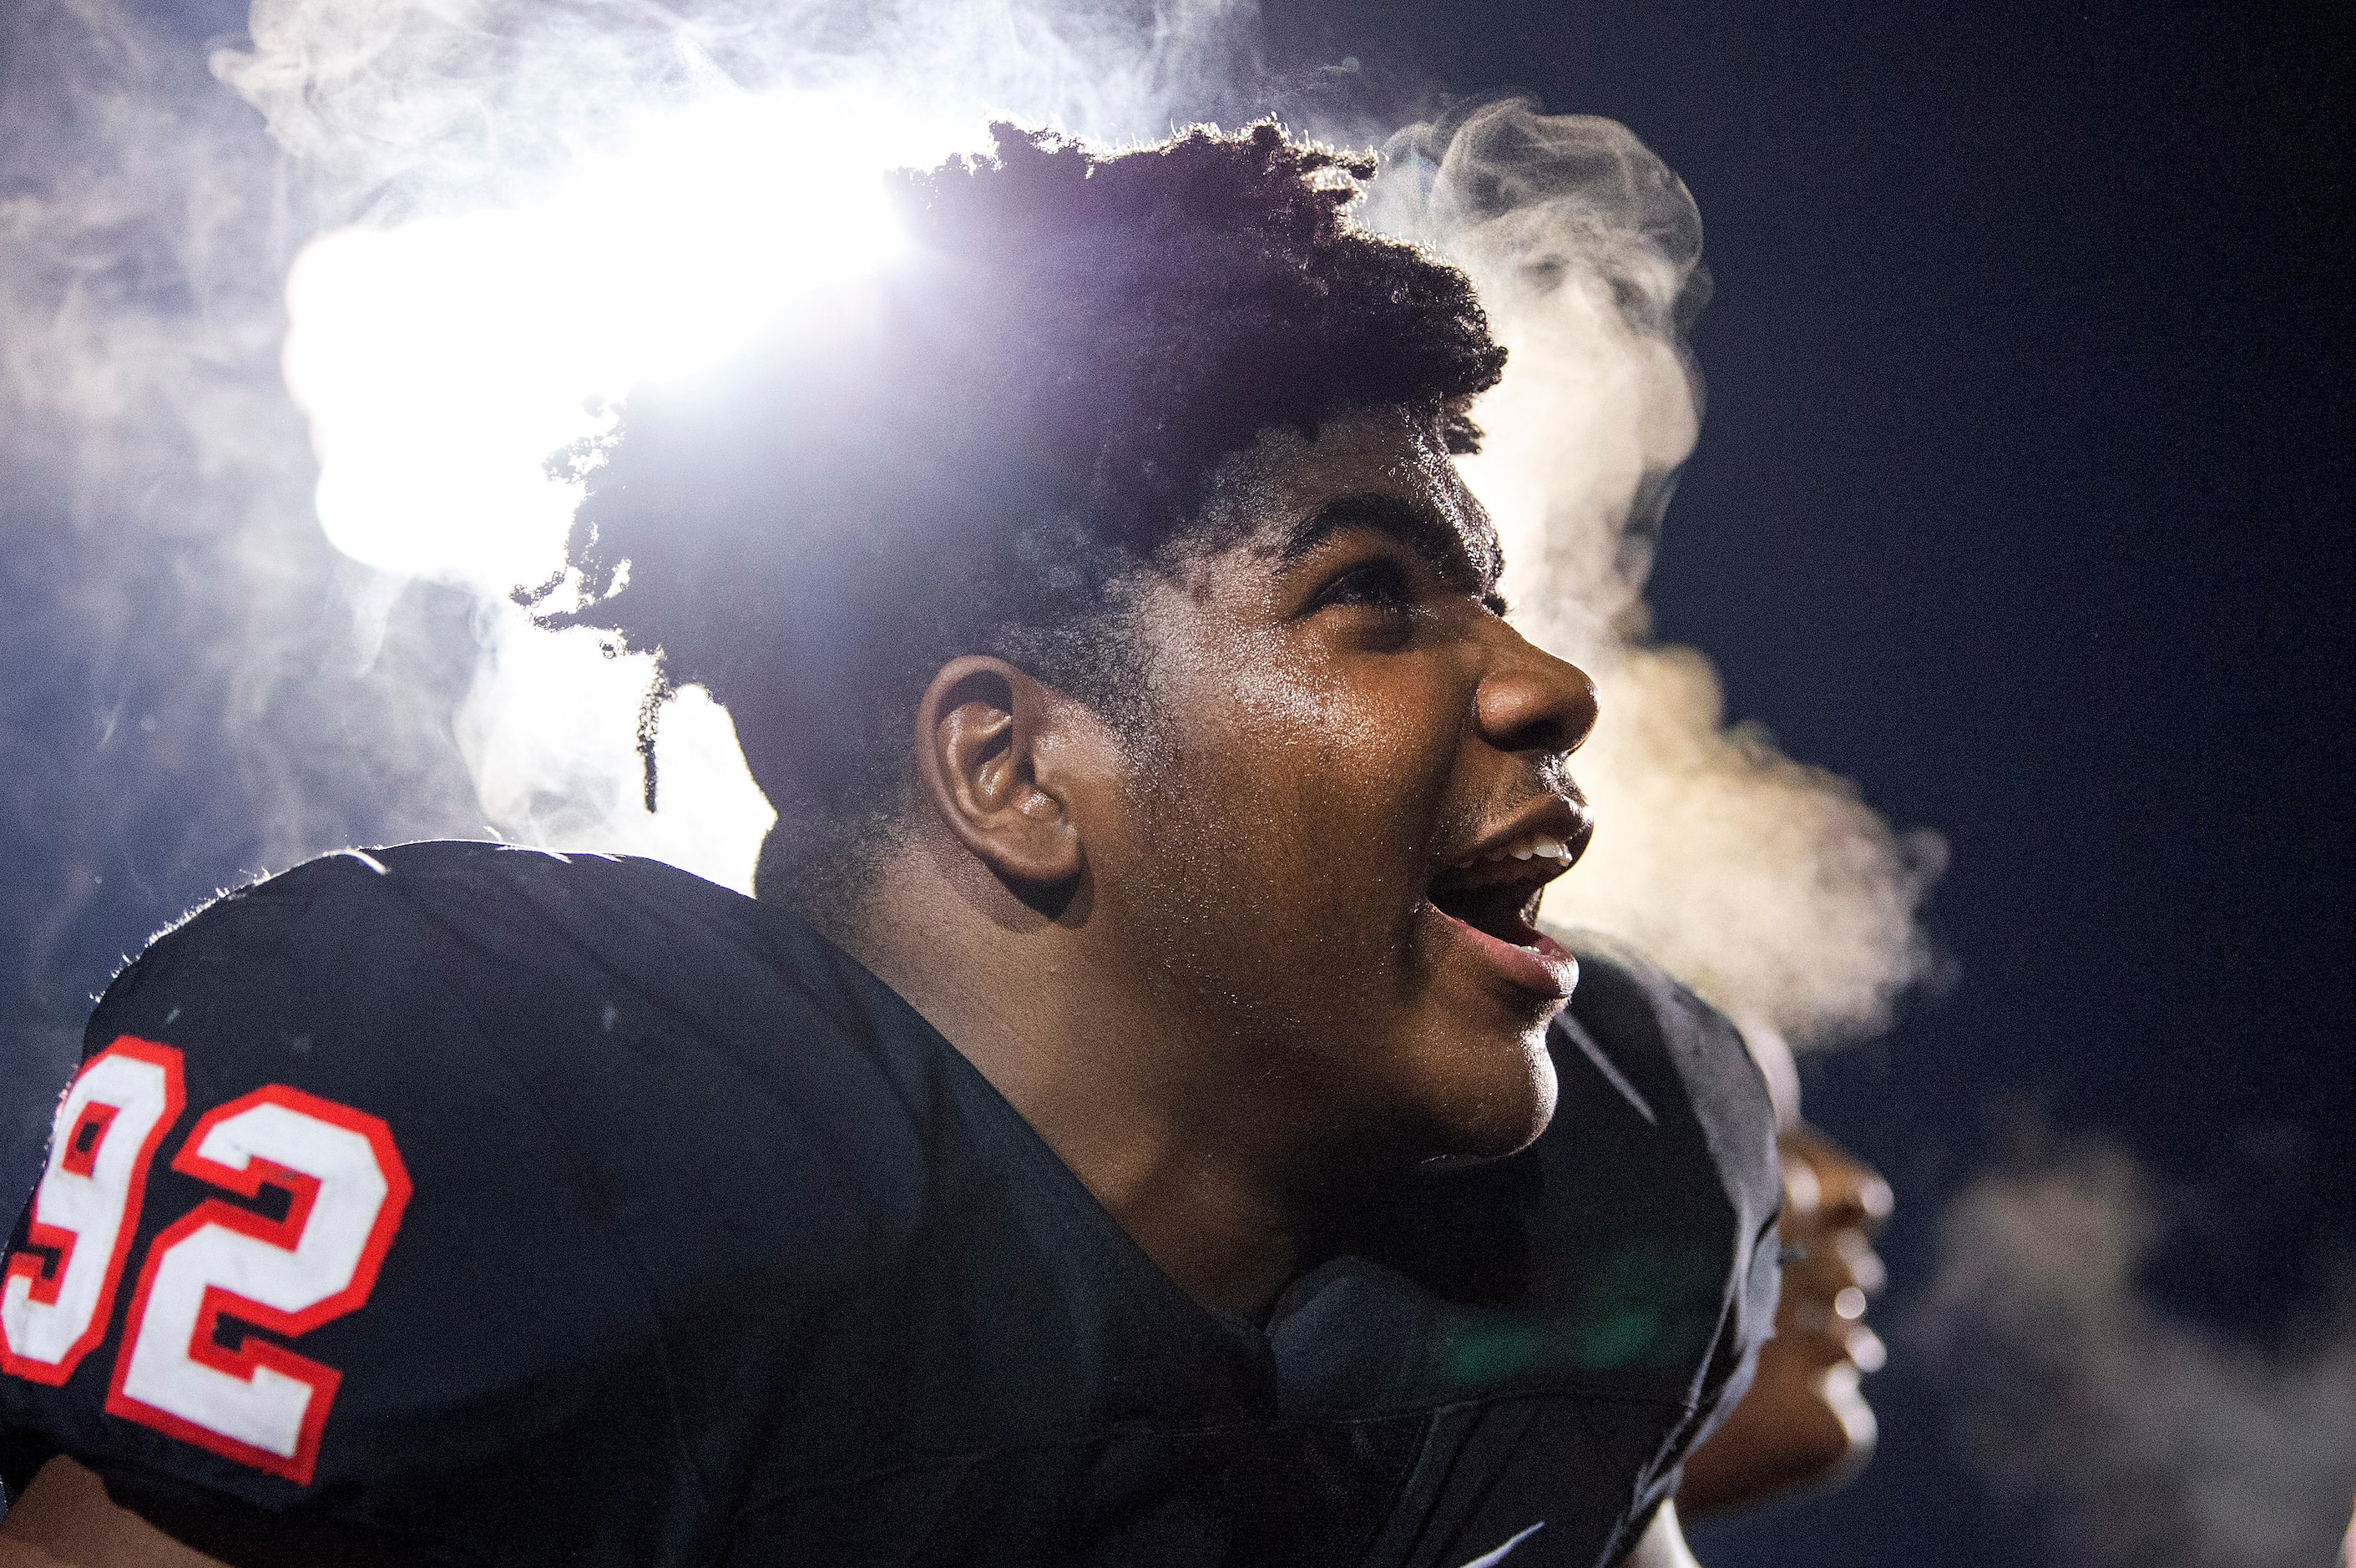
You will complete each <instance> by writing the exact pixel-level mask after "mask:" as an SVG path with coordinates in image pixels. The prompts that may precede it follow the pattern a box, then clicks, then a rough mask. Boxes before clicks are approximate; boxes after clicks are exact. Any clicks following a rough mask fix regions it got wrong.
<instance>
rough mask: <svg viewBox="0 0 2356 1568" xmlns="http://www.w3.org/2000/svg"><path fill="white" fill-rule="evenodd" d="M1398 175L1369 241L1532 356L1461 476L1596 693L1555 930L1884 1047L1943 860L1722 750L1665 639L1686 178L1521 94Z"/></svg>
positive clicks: (1710, 697) (1917, 953) (1821, 784)
mask: <svg viewBox="0 0 2356 1568" xmlns="http://www.w3.org/2000/svg"><path fill="white" fill-rule="evenodd" d="M1386 153H1387V159H1386V161H1387V166H1388V167H1387V172H1386V173H1385V174H1384V175H1383V176H1382V177H1381V178H1380V179H1379V180H1378V181H1377V183H1376V190H1375V195H1374V199H1373V201H1372V203H1371V204H1370V205H1371V209H1372V210H1371V212H1370V214H1369V218H1370V220H1371V221H1373V222H1375V223H1376V224H1377V225H1379V226H1382V227H1384V228H1387V229H1389V230H1392V231H1396V232H1398V233H1401V234H1404V235H1406V236H1407V237H1408V238H1411V239H1415V240H1418V241H1419V242H1423V243H1425V244H1428V245H1430V246H1431V247H1432V248H1433V249H1435V250H1437V251H1439V252H1441V253H1442V254H1444V255H1446V256H1448V257H1449V258H1450V259H1451V261H1454V262H1456V263H1458V264H1459V265H1461V266H1462V267H1463V268H1464V269H1465V270H1466V271H1467V272H1468V273H1470V274H1472V278H1473V280H1474V282H1475V283H1476V284H1477V285H1479V288H1480V291H1481V297H1482V300H1483V303H1484V304H1485V305H1486V306H1487V307H1488V310H1489V313H1490V317H1491V319H1492V321H1493V323H1494V327H1495V328H1496V330H1497V333H1498V336H1499V338H1501V340H1502V341H1503V342H1504V343H1505V346H1506V348H1507V349H1508V350H1509V351H1510V353H1511V355H1512V358H1511V359H1510V360H1509V361H1508V362H1507V366H1506V371H1505V381H1503V382H1502V383H1501V384H1500V385H1499V386H1498V387H1497V388H1496V389H1495V390H1494V392H1491V393H1489V395H1488V396H1487V397H1486V398H1484V399H1483V401H1482V403H1481V404H1480V406H1479V407H1478V409H1476V410H1475V417H1476V419H1477V420H1478V421H1479V423H1480V424H1481V425H1482V426H1483V429H1484V431H1485V432H1486V433H1487V438H1486V440H1485V442H1484V443H1483V450H1482V452H1481V454H1480V455H1479V456H1475V457H1472V458H1470V459H1468V460H1466V462H1465V463H1464V471H1465V476H1466V478H1467V479H1468V480H1469V481H1470V483H1471V484H1472V488H1473V489H1474V490H1475V491H1476V492H1477V493H1478V494H1479V495H1480V497H1481V498H1482V500H1483V502H1484V503H1485V504H1486V505H1487V507H1488V508H1489V510H1490V512H1491V513H1492V515H1493V516H1494V518H1495V519H1496V521H1497V525H1498V529H1499V531H1500V532H1501V534H1502V535H1503V537H1504V540H1505V553H1506V563H1507V575H1506V581H1505V594H1506V597H1507V599H1508V600H1509V601H1510V602H1511V603H1512V604H1513V605H1514V606H1515V618H1516V620H1517V621H1518V622H1519V623H1520V624H1521V626H1522V628H1523V629H1524V630H1525V632H1526V634H1527V635H1529V636H1530V637H1531V638H1532V639H1534V640H1536V641H1537V642H1538V643H1540V644H1541V645H1543V646H1545V647H1547V648H1548V649H1550V650H1553V651H1555V652H1557V653H1559V654H1561V655H1563V656H1564V657H1565V658H1568V659H1570V660H1573V661H1574V662H1576V663H1578V664H1580V666H1581V667H1583V668H1584V669H1585V670H1586V671H1588V673H1589V674H1590V675H1591V676H1593V677H1594V679H1595V682H1596V686H1597V690H1598V693H1599V695H1600V698H1601V714H1602V717H1601V722H1600V723H1599V725H1598V727H1597V730H1596V733H1595V736H1594V738H1593V739H1592V740H1590V742H1589V743H1588V746H1587V748H1586V750H1585V751H1583V752H1582V753H1581V754H1580V767H1579V770H1578V771H1579V778H1580V783H1581V785H1582V787H1583V788H1585V789H1586V790H1587V791H1588V794H1589V795H1590V798H1591V799H1592V800H1593V801H1594V804H1595V811H1596V821H1597V832H1596V836H1595V841H1594V843H1593V845H1592V846H1591V847H1590V849H1589V851H1588V854H1587V855H1586V857H1585V858H1584V859H1583V860H1582V861H1581V862H1580V865H1579V868H1578V870H1577V871H1576V872H1575V873H1573V875H1570V876H1568V877H1565V878H1563V879H1562V880H1561V881H1560V882H1558V883H1557V884H1556V885H1555V890H1554V891H1553V892H1552V893H1551V894H1550V895H1549V897H1548V899H1547V914H1548V916H1549V917H1550V918H1554V919H1557V920H1560V921H1564V922H1567V923H1575V924H1579V925H1584V926H1589V927H1593V928H1595V929H1601V930H1605V931H1609V932H1612V933H1614V934H1616V935H1619V936H1622V937H1625V938H1627V939H1628V940H1633V942H1635V943H1636V944H1637V945H1638V946H1640V947H1642V948H1644V950H1647V951H1649V952H1651V953H1652V954H1653V955H1654V956H1655V958H1657V959H1658V960H1660V961H1662V962H1663V963H1665V965H1666V966H1667V967H1668V968H1669V969H1670V970H1671V971H1672V972H1676V973H1677V974H1679V975H1681V976H1683V977H1684V978H1685V979H1687V981H1688V982H1689V983H1692V984H1693V985H1694V986H1695V987H1696V988H1697V989H1698V990H1700V991H1702V992H1703V993H1705V994H1707V995H1708V996H1710V997H1711V998H1712V999H1713V1000H1715V1001H1716V1002H1718V1003H1719V1004H1720V1005H1721V1006H1724V1007H1726V1008H1727V1009H1728V1010H1729V1011H1730V1012H1732V1013H1733V1014H1735V1015H1737V1016H1738V1017H1739V1018H1741V1019H1742V1020H1743V1021H1744V1022H1745V1023H1746V1025H1749V1026H1754V1027H1758V1026H1763V1027H1766V1028H1772V1029H1773V1030H1775V1031H1777V1032H1778V1033H1780V1034H1782V1035H1783V1036H1787V1037H1789V1038H1791V1039H1793V1040H1794V1041H1797V1042H1801V1043H1808V1044H1821V1043H1825V1042H1826V1041H1829V1040H1837V1039H1840V1038H1844V1037H1850V1036H1856V1035H1858V1034H1860V1033H1867V1032H1870V1031H1872V1030H1874V1029H1877V1028H1879V1027H1881V1026H1884V1025H1885V1024H1886V1023H1887V1022H1888V1019H1889V1011H1890V1004H1891V1003H1892V1002H1893V1001H1894V1000H1895V999H1896V997H1897V996H1898V994H1899V993H1901V992H1902V991H1903V990H1904V989H1905V988H1906V987H1907V986H1908V985H1910V984H1912V983H1914V982H1915V981H1917V980H1918V979H1920V978H1922V976H1923V974H1924V973H1925V972H1926V971H1927V969H1928V967H1929V963H1930V959H1931V953H1930V950H1929V949H1928V947H1927V945H1926V944H1925V942H1924V940H1923V938H1922V932H1921V929H1920V928H1919V927H1918V926H1917V924H1916V922H1915V910H1916V908H1917V906H1918V905H1919V904H1920V902H1921V900H1922V895H1923V894H1924V892H1925V891H1926V890H1927V888H1928V886H1929V885H1930V883H1931V881H1932V880H1933V878H1934V877H1935V876H1936V875H1937V874H1938V870H1939V868H1940V865H1942V863H1943V861H1944V845H1943V844H1942V843H1941V842H1940V841H1939V840H1938V839H1937V838H1936V836H1935V835H1933V834H1930V833H1923V832H1918V833H1914V834H1911V835H1907V836H1904V837H1901V836H1900V835H1898V834H1896V833H1894V832H1891V830H1890V827H1889V825H1888V824H1887V823H1885V822H1883V821H1882V819H1881V818H1880V817H1879V815H1877V814H1876V813H1875V812H1874V811H1873V810H1872V809H1871V808H1870V807H1869V806H1867V805H1866V804H1865V803H1864V802H1863V801H1862V800H1859V799H1858V795H1857V792H1856V790H1855V789H1853V788H1851V787H1850V786H1849V785H1848V784H1847V782H1846V781H1845V780H1843V779H1839V778H1837V777H1836V776H1834V775H1832V774H1830V773H1827V772H1826V771H1824V770H1823V769H1821V768H1810V767H1807V766H1805V765H1804V764H1802V763H1798V762H1794V761H1793V760H1792V759H1791V758H1789V757H1785V756H1783V754H1782V753H1781V752H1779V751H1778V750H1776V748H1775V747H1774V746H1773V745H1772V743H1771V742H1769V741H1768V740H1767V738H1766V737H1765V736H1764V735H1763V734H1762V733H1761V732H1759V731H1757V730H1756V729H1755V728H1751V727H1746V726H1736V727H1734V728H1731V729H1730V728H1728V727H1727V726H1726V725H1725V713H1724V703H1723V698H1722V695H1721V692H1720V689H1719V682H1718V677H1717V673H1716V671H1713V670H1712V669H1711V667H1710V665H1709V661H1708V660H1707V659H1706V658H1704V657H1703V656H1702V655H1701V654H1700V653H1699V652H1698V651H1697V650H1694V649H1691V648H1684V647H1675V646H1663V645H1660V644H1656V643H1655V642H1653V641H1651V640H1650V639H1649V638H1648V636H1647V631H1648V617H1647V614H1646V610H1645V606H1644V598H1643V591H1644V577H1645V574H1646V572H1647V571H1648V569H1649V568H1650V566H1651V564H1652V554H1653V543H1654V541H1655V538H1656V536H1657V532H1658V529H1659V526H1660V522H1661V516H1662V512H1663V510H1664V509H1665V507H1666V506H1667V504H1668V499H1669V492H1670V488H1671V484H1672V481H1673V480H1674V478H1675V476H1676V472H1677V469H1678V467H1679V465H1680V464H1682V463H1683V462H1684V461H1685V458H1686V456H1687V453H1689V452H1690V451H1691V450H1692V449H1693V445H1694V439H1695V435H1696V432H1697V428H1698V425H1699V422H1700V414H1701V399H1700V380H1699V377H1698V374H1697V371H1696V370H1695V367H1694V361H1693V356H1692V354H1691V352H1690V350H1689V349H1688V346H1687V330H1688V328H1690V327H1691V325H1692V323H1693V320H1694V317H1696V316H1697V314H1698V313H1699V311H1700V308H1701V306H1702V304H1703V302H1704V301H1705V299H1706V298H1707V296H1708V274H1707V273H1706V272H1704V271H1703V269H1702V266H1701V217H1700V214H1699V213H1698V212H1697V211H1696V210H1695V208H1694V202H1693V198H1692V197H1691V196H1690V195H1689V194H1687V190H1686V187H1685V183H1684V182H1683V181H1682V180H1680V179H1678V178H1677V177H1676V175H1675V174H1673V173H1671V172H1670V170H1669V168H1668V167H1667V166H1666V165H1665V164H1663V163H1662V162H1661V160H1660V159H1659V158H1657V157H1655V156H1654V155H1653V154H1652V153H1651V152H1650V151H1649V150H1648V149H1647V148H1646V147H1645V146H1644V144H1643V143H1641V142H1639V141H1638V140H1637V139H1636V137H1635V136H1634V135H1633V134H1631V133H1630V132H1629V130H1628V129H1627V127H1625V126H1623V125H1620V124H1615V123H1613V122H1612V121H1610V120H1601V119H1597V118H1594V117H1591V116H1587V115H1575V114H1562V115H1544V114H1540V113H1537V112H1536V111H1535V109H1533V108H1532V107H1531V106H1530V105H1529V104H1527V103H1526V102H1519V101H1515V100H1506V101H1503V102H1490V103H1485V104H1480V105H1477V106H1475V107H1472V108H1471V109H1470V110H1469V111H1465V112H1460V113H1458V114H1456V115H1455V116H1452V117H1451V118H1450V119H1449V120H1445V121H1442V122H1440V123H1439V124H1425V125H1416V126H1411V127H1409V128H1408V129H1407V130H1404V131H1401V132H1399V133H1398V134H1397V135H1395V136H1394V137H1393V138H1392V139H1391V141H1390V144H1389V145H1388V146H1387V148H1386Z"/></svg>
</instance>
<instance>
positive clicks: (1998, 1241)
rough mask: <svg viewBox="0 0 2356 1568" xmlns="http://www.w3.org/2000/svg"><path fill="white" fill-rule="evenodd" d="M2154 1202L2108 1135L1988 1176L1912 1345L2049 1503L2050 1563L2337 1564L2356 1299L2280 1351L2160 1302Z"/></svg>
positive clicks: (2016, 1480)
mask: <svg viewBox="0 0 2356 1568" xmlns="http://www.w3.org/2000/svg"><path fill="white" fill-rule="evenodd" d="M2160 1197H2161V1195H2160V1194H2158V1192H2157V1191H2156V1190H2155V1187H2154V1186H2153V1184H2152V1182H2151V1181H2150V1180H2149V1179H2148V1178H2147V1176H2145V1175H2144V1173H2143V1172H2142V1170H2141V1169H2140V1168H2139V1167H2138V1166H2137V1165H2136V1163H2135V1162H2134V1161H2133V1160H2132V1159H2131V1158H2130V1157H2128V1156H2127V1155H2126V1154H2125V1153H2123V1152H2122V1151H2120V1150H2118V1149H2116V1148H2115V1147H2111V1146H2109V1145H2106V1144H2083V1145H2081V1146H2079V1147H2078V1148H2076V1149H2074V1150H2072V1151H2070V1152H2067V1153H2065V1154H2063V1155H2060V1156H2059V1157H2054V1158H2050V1159H2047V1160H2044V1161H2041V1162H2040V1163H2037V1164H2034V1165H2026V1166H2023V1167H2021V1168H2019V1169H2014V1170H2009V1171H2000V1172H1997V1173H1996V1174H1993V1175H1988V1176H1982V1177H1980V1178H1979V1179H1978V1180H1976V1181H1975V1182H1974V1183H1973V1184H1972V1185H1971V1186H1970V1187H1966V1188H1965V1190H1964V1192H1963V1193H1962V1194H1961V1195H1959V1196H1958V1197H1956V1198H1955V1199H1954V1201H1953V1202H1952V1203H1950V1204H1949V1206H1948V1208H1947V1209H1946V1212H1945V1214H1944V1217H1943V1219H1942V1223H1941V1237H1940V1264H1939V1273H1938V1275H1937V1277H1936V1278H1935V1280H1934V1281H1933V1283H1932V1284H1931V1287H1930V1289H1929V1291H1928V1292H1927V1293H1926V1294H1925V1296H1924V1298H1923V1300H1922V1305H1920V1306H1919V1307H1918V1308H1917V1310H1916V1312H1915V1313H1914V1314H1913V1316H1912V1317H1911V1318H1910V1320H1909V1321H1908V1323H1907V1324H1906V1325H1905V1326H1904V1327H1903V1328H1902V1329H1901V1344H1902V1346H1903V1347H1904V1348H1907V1349H1909V1350H1911V1351H1912V1353H1914V1354H1916V1355H1918V1356H1919V1357H1921V1358H1922V1359H1923V1360H1924V1361H1925V1363H1926V1364H1927V1365H1928V1366H1929V1367H1930V1368H1931V1369H1933V1371H1934V1372H1935V1373H1936V1375H1937V1376H1938V1377H1939V1378H1940V1380H1942V1383H1943V1384H1944V1387H1945V1388H1946V1389H1947V1391H1948V1393H1949V1398H1948V1401H1947V1403H1948V1406H1949V1409H1950V1410H1951V1411H1952V1412H1954V1418H1955V1420H1956V1422H1957V1423H1958V1429H1959V1435H1960V1437H1961V1438H1962V1440H1963V1443H1964V1445H1965V1449H1966V1451H1967V1452H1968V1453H1969V1454H1970V1455H1971V1456H1972V1457H1973V1458H1974V1459H1975V1460H1976V1462H1977V1464H1978V1465H1979V1466H1980V1467H1981V1468H1982V1470H1983V1472H1984V1473H1985V1475H1986V1476H1987V1478H1988V1479H1989V1481H1990V1482H1991V1483H1992V1484H1993V1486H1994V1487H1995V1489H1996V1490H1997V1493H1998V1494H1999V1495H2000V1496H2001V1497H2004V1498H2007V1499H2008V1500H2011V1501H2015V1502H2020V1503H2031V1504H2038V1505H2041V1507H2042V1509H2043V1510H2044V1511H2045V1512H2046V1514H2047V1515H2048V1516H2049V1517H2050V1520H2051V1527H2052V1529H2053V1530H2054V1532H2055V1534H2056V1536H2057V1540H2056V1541H2055V1542H2054V1544H2055V1546H2056V1547H2057V1548H2058V1549H2059V1550H2058V1557H2059V1560H2061V1561H2067V1562H2076V1563H2091V1564H2094V1565H2096V1568H2110V1565H2112V1564H2118V1565H2122V1568H2124V1565H2126V1564H2135V1565H2136V1568H2280V1565H2282V1564H2287V1563H2324V1562H2328V1561H2329V1558H2330V1554H2331V1551H2332V1548H2333V1545H2334V1544H2335V1543H2336V1542H2338V1541H2340V1536H2341V1532H2342V1530H2344V1529H2346V1528H2347V1526H2348V1519H2349V1504H2350V1500H2351V1494H2356V1312H2348V1311H2343V1312H2341V1313H2340V1315H2339V1316H2338V1319H2337V1321H2336V1322H2334V1323H2332V1324H2330V1325H2329V1326H2324V1327H2319V1328H2315V1329H2312V1330H2310V1331H2309V1333H2308V1335H2307V1336H2306V1337H2305V1338H2304V1340H2303V1341H2302V1342H2300V1343H2298V1344H2297V1345H2295V1346H2293V1347H2291V1348H2272V1349H2268V1348H2260V1347H2258V1346H2254V1345H2251V1344H2245V1343H2242V1342H2239V1341H2236V1340H2233V1339H2232V1338H2229V1337H2224V1336H2222V1335H2220V1334H2217V1333H2214V1332H2211V1331H2208V1330H2205V1329H2203V1328H2201V1327H2200V1326H2195V1325H2193V1324H2190V1323H2187V1322H2185V1321H2182V1320H2180V1319H2179V1318H2176V1317H2173V1316H2169V1314H2167V1313H2165V1312H2163V1311H2161V1310H2160V1309H2158V1307H2156V1306H2154V1305H2152V1304H2151V1303H2150V1302H2149V1301H2147V1299H2146V1298H2145V1297H2144V1296H2143V1294H2141V1293H2140V1292H2139V1291H2138V1289H2137V1287H2136V1274H2137V1271H2138V1270H2139V1269H2140V1267H2141V1266H2142V1264H2143V1263H2144V1262H2145V1261H2146V1259H2147V1257H2148V1256H2149V1255H2150V1252H2151V1250H2152V1248H2153V1247H2154V1246H2155V1244H2156V1243H2157V1241H2158V1239H2159V1233H2160V1221H2159V1212H2160Z"/></svg>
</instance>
